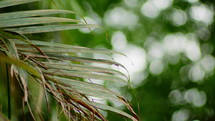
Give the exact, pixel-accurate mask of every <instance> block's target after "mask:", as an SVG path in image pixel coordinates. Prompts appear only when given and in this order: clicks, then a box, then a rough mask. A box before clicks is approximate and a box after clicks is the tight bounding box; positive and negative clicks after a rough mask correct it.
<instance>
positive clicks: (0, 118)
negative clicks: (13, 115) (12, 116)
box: [0, 112, 9, 121]
mask: <svg viewBox="0 0 215 121" xmlns="http://www.w3.org/2000/svg"><path fill="white" fill-rule="evenodd" d="M0 121H9V119H8V118H6V116H4V115H3V114H2V113H1V112H0Z"/></svg>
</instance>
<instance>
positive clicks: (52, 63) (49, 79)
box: [0, 0, 138, 121]
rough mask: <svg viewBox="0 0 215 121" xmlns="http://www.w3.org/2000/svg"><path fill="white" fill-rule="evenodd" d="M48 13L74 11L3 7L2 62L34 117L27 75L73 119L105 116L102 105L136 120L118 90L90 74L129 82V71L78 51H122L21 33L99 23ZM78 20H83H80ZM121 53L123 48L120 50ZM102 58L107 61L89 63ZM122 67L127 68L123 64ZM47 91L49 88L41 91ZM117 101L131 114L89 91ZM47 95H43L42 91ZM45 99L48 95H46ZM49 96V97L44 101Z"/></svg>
mask: <svg viewBox="0 0 215 121" xmlns="http://www.w3.org/2000/svg"><path fill="white" fill-rule="evenodd" d="M34 1H38V0H5V1H0V8H3V7H8V6H14V5H19V4H24V3H30V2H34ZM51 14H75V12H73V11H68V10H30V11H19V12H9V13H1V14H0V17H1V18H2V19H1V20H0V62H3V63H7V64H10V65H12V66H11V70H10V73H11V76H14V77H16V78H17V80H18V81H19V83H20V86H21V88H22V90H23V92H24V101H25V102H27V107H28V109H29V111H30V113H31V114H32V117H33V118H34V115H35V114H36V113H35V112H34V111H32V110H31V107H30V105H29V101H28V100H29V91H28V89H27V88H28V79H29V78H33V79H34V80H35V81H37V82H38V83H39V84H41V85H42V87H43V88H44V90H45V93H46V92H48V93H49V94H50V95H52V96H53V98H54V99H55V100H56V101H57V102H58V104H59V105H61V107H62V110H63V112H64V114H65V115H66V116H67V118H68V119H72V120H103V121H106V120H107V119H106V118H105V117H104V116H103V115H102V113H101V112H100V110H108V111H112V112H115V113H117V114H119V115H122V116H125V117H127V118H129V119H131V120H133V121H137V120H138V118H137V115H136V113H135V112H134V111H133V109H132V107H131V105H130V104H129V102H128V101H127V100H126V99H125V98H123V97H122V96H120V95H119V94H117V93H115V92H113V91H111V90H109V89H107V88H105V87H104V86H102V85H98V84H95V83H94V82H91V81H89V80H91V79H97V80H105V81H114V82H117V83H120V84H123V85H124V84H128V85H129V81H128V79H129V77H128V76H127V75H126V74H124V73H122V72H120V71H118V70H115V69H110V68H109V67H108V66H110V65H114V66H120V67H122V68H124V69H125V67H124V66H123V65H122V64H120V63H118V62H115V61H113V60H111V59H96V58H92V57H85V56H82V55H80V54H86V53H91V54H97V53H99V54H104V55H107V56H109V54H121V53H119V52H116V51H112V50H104V49H90V48H86V47H79V46H71V45H64V44H59V43H52V42H42V41H36V40H30V39H27V38H26V37H25V35H23V34H33V33H44V32H54V31H64V30H72V29H79V28H91V27H96V28H99V26H98V25H91V24H84V23H81V22H80V21H79V20H76V19H71V18H61V17H50V16H47V15H51ZM80 23H81V24H80ZM121 55H123V54H121ZM96 63H97V64H103V65H106V66H105V67H100V66H95V65H92V64H96ZM125 70H126V69H125ZM45 95H47V94H45ZM91 96H93V97H97V98H99V99H102V100H109V101H112V102H115V101H116V102H119V103H122V104H123V105H125V106H126V107H127V108H128V109H129V110H130V114H129V113H126V112H124V111H121V110H119V109H117V108H115V107H112V106H108V105H106V104H101V103H99V102H96V101H94V100H92V99H90V98H89V97H91ZM46 98H47V97H46ZM46 101H47V99H46ZM47 102H48V101H47Z"/></svg>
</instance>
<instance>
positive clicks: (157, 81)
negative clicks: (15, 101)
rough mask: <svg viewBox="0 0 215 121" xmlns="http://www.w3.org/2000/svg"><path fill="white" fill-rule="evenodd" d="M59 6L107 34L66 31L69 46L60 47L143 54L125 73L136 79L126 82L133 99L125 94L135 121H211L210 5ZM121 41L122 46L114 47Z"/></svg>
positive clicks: (145, 0) (191, 0)
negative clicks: (138, 120) (135, 114)
mask: <svg viewBox="0 0 215 121" xmlns="http://www.w3.org/2000/svg"><path fill="white" fill-rule="evenodd" d="M57 2H59V1H56V3H57ZM61 2H62V5H61V7H65V8H66V9H72V10H74V11H77V12H79V13H80V14H81V15H82V16H84V17H85V19H86V20H87V21H88V22H95V23H97V24H100V25H101V26H103V27H104V28H105V30H106V31H107V32H108V35H106V33H105V32H101V31H99V30H96V31H94V32H93V33H89V32H85V31H84V32H83V31H81V32H78V31H76V32H71V33H70V32H68V35H67V36H70V37H71V38H74V41H72V42H70V41H67V40H66V38H67V37H65V39H64V42H65V43H69V44H78V45H82V46H87V47H95V48H97V47H98V48H102V47H105V48H112V49H115V50H118V51H121V52H125V54H127V53H126V52H128V51H132V50H128V49H129V48H128V47H129V45H132V46H134V48H135V47H137V48H141V50H142V51H143V52H144V55H145V61H146V62H143V63H142V64H145V65H144V66H143V68H142V69H141V70H138V71H135V69H132V71H133V70H134V73H133V72H131V76H134V77H137V78H138V77H139V78H138V79H137V78H131V81H132V83H134V85H135V86H134V89H135V90H136V92H137V96H135V93H132V90H130V91H129V94H128V93H125V96H128V97H130V99H131V101H132V105H133V106H134V108H135V110H136V111H137V112H139V116H140V118H141V120H143V121H158V120H159V121H169V120H172V121H187V120H189V121H191V120H199V121H200V120H201V121H214V120H215V115H214V110H215V101H214V100H215V96H214V92H215V88H214V87H215V82H214V79H215V74H214V67H215V58H214V54H215V51H214V46H215V44H214V38H215V33H214V9H215V8H214V7H215V6H214V5H215V3H214V1H213V0H114V1H111V0H106V1H101V0H70V1H67V0H63V1H61ZM66 2H67V3H70V4H65V3H66ZM55 7H56V6H55ZM107 36H108V39H105V38H107ZM75 38H81V40H82V41H77V40H79V39H75ZM117 39H118V41H117ZM123 42H124V43H126V45H125V47H124V48H123V47H121V48H120V46H123ZM125 50H127V51H125ZM128 53H129V52H128ZM140 56H141V55H140ZM128 57H130V56H129V55H128ZM132 57H134V56H131V60H133V58H132ZM135 57H136V56H135ZM135 59H136V60H138V59H139V58H135ZM135 59H134V60H135ZM129 64H130V63H129ZM129 64H128V65H129ZM134 64H136V63H135V62H134ZM137 64H140V65H137V66H141V63H137ZM134 67H135V65H134ZM128 70H130V68H128ZM132 79H133V80H132ZM136 80H138V82H136ZM122 89H124V88H122ZM107 116H108V119H109V120H111V121H119V120H122V119H120V117H118V116H116V115H114V114H108V115H107Z"/></svg>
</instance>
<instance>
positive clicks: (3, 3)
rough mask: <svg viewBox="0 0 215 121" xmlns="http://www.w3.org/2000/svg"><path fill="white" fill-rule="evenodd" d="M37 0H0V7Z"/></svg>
mask: <svg viewBox="0 0 215 121" xmlns="http://www.w3.org/2000/svg"><path fill="white" fill-rule="evenodd" d="M35 1H39V0H2V1H0V8H4V7H9V6H15V5H20V4H25V3H31V2H35Z"/></svg>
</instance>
